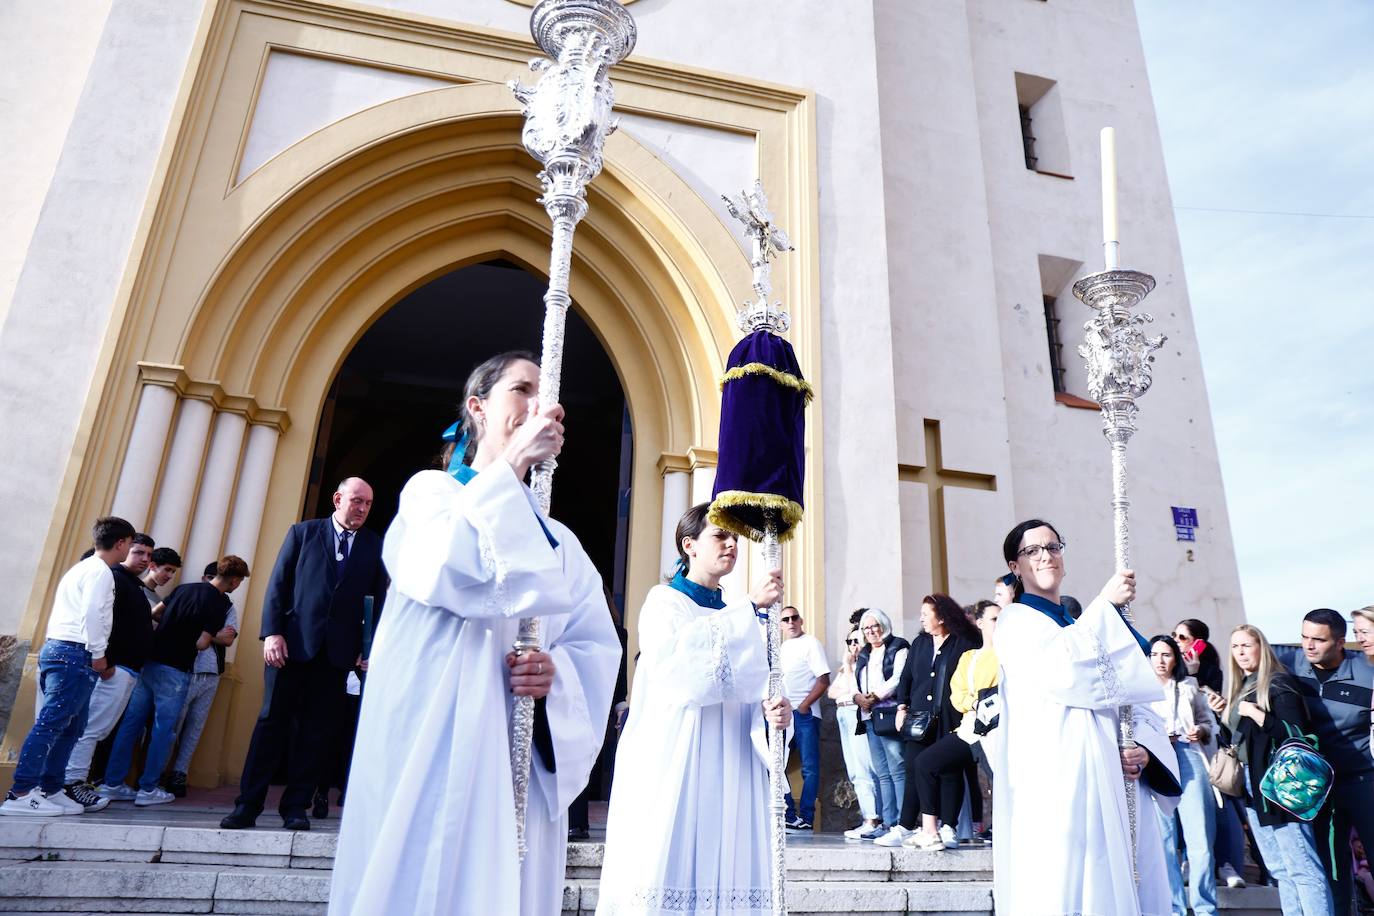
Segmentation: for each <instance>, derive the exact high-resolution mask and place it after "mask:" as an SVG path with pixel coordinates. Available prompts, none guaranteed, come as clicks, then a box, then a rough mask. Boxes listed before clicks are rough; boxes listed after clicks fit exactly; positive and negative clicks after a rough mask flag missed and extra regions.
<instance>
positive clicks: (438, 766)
mask: <svg viewBox="0 0 1374 916" xmlns="http://www.w3.org/2000/svg"><path fill="white" fill-rule="evenodd" d="M537 511H538V510H537V509H536V507H535V502H534V498H533V495H532V494H531V493H530V492H529V490H528V489H527V488H526V487H525V486H524V484H523V483H521V482H520V481H519V480H518V479H517V478H516V476H515V473H514V472H513V471H512V469H511V467H510V466H509V465H508V464H505V463H504V462H497V463H494V464H492V465H490V466H488V467H487V468H486V469H485V470H483V471H482V472H481V474H479V475H478V476H477V477H476V479H474V480H473V481H472V482H471V483H469V484H467V485H466V486H464V485H462V484H460V483H458V482H457V481H456V480H454V479H453V478H452V477H450V476H449V475H447V474H444V473H443V472H440V471H423V472H421V473H419V474H417V475H415V476H414V477H412V478H411V480H410V482H409V483H407V484H406V486H405V489H403V490H402V491H401V500H400V508H399V511H398V512H397V515H396V519H395V521H393V522H392V523H391V527H390V528H389V529H388V530H387V534H386V540H385V541H384V543H383V548H382V559H383V561H384V562H385V563H386V567H387V571H388V572H389V573H390V574H391V589H390V591H389V592H388V594H387V600H386V606H385V612H384V613H383V615H382V620H381V623H380V625H379V627H378V630H377V636H376V640H375V642H374V644H373V650H372V655H371V658H370V659H369V661H370V665H369V670H368V676H367V685H366V688H365V689H364V691H363V705H362V712H361V716H360V719H359V722H358V737H357V742H356V745H355V750H354V754H353V768H352V772H351V774H350V777H349V781H348V791H347V803H346V804H345V806H344V814H343V824H342V827H341V829H340V833H339V845H338V852H337V854H336V856H335V859H334V875H333V882H332V885H331V888H330V900H329V912H330V914H331V916H378V914H400V913H404V914H406V916H430V914H439V913H445V914H449V913H491V914H496V913H500V914H516V913H520V914H525V916H548V914H555V913H558V912H560V911H561V910H562V900H563V886H564V869H565V862H566V856H567V808H568V805H569V803H570V802H572V800H573V799H574V798H576V797H577V795H578V793H579V792H581V791H582V789H583V787H584V786H585V785H586V782H587V776H588V773H589V772H590V771H591V767H592V764H593V763H594V762H595V760H596V755H597V753H598V751H599V750H600V748H601V743H602V738H603V736H604V734H605V729H606V719H607V715H608V713H609V708H610V702H611V691H612V689H613V687H614V685H615V680H616V674H617V671H618V665H619V659H620V651H621V650H620V641H619V639H618V638H617V636H616V632H615V628H614V626H613V624H612V622H611V617H610V611H609V609H608V608H607V606H606V598H605V594H604V592H603V591H602V586H601V578H600V576H599V575H598V574H597V572H596V569H595V567H593V566H592V563H591V561H590V560H589V559H588V558H587V555H586V553H584V552H583V550H582V546H581V545H580V544H579V543H578V541H577V538H576V537H574V536H573V534H572V532H571V531H569V530H568V529H567V528H566V527H564V526H563V525H560V524H559V523H557V522H555V521H552V520H547V521H546V524H547V525H548V529H549V532H550V533H551V534H552V535H553V537H554V539H555V540H556V541H557V542H558V547H557V548H556V549H555V548H554V547H552V546H551V545H550V543H549V540H548V538H547V537H546V536H545V533H544V530H543V529H542V528H541V527H540V524H539V521H538V518H537ZM535 615H537V616H540V617H542V618H543V629H542V633H541V636H542V641H543V645H544V646H545V647H546V649H545V651H547V652H548V653H549V654H550V655H551V656H553V660H554V665H555V666H556V668H557V673H556V674H555V676H554V681H553V687H552V689H551V690H550V692H549V695H548V698H547V699H546V700H545V704H546V710H547V712H548V721H549V726H550V731H551V734H552V738H553V747H554V765H555V768H556V770H557V772H556V773H550V772H549V771H548V770H547V769H546V768H545V767H544V765H543V763H542V762H541V761H540V757H539V754H538V753H537V752H535V753H534V754H533V759H534V762H533V765H532V772H531V777H530V792H529V807H528V813H527V816H526V838H527V844H528V849H529V852H528V854H527V856H526V858H525V861H524V864H523V868H522V866H521V864H520V863H519V861H518V859H517V855H516V840H515V817H514V807H513V798H514V796H513V790H512V786H511V765H510V744H509V721H510V713H511V709H512V707H513V700H514V698H513V696H512V695H511V692H510V687H509V669H508V668H507V667H506V662H505V657H506V654H507V653H508V652H509V651H510V648H511V645H512V644H513V643H514V641H515V637H516V630H517V627H518V619H517V618H520V617H527V616H535Z"/></svg>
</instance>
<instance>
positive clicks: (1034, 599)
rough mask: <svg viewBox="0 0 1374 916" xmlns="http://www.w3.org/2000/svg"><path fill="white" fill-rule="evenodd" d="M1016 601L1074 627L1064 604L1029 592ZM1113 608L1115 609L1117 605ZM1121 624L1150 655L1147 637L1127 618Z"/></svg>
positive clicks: (1065, 625) (1063, 625)
mask: <svg viewBox="0 0 1374 916" xmlns="http://www.w3.org/2000/svg"><path fill="white" fill-rule="evenodd" d="M1016 600H1017V602H1018V603H1019V604H1024V605H1025V606H1026V607H1028V608H1034V609H1035V610H1037V611H1039V612H1040V613H1042V614H1044V615H1045V616H1046V617H1048V618H1049V619H1050V620H1053V621H1054V622H1055V623H1057V624H1059V625H1060V626H1061V627H1068V626H1073V623H1074V620H1073V618H1072V617H1070V616H1069V612H1068V611H1067V610H1065V608H1064V605H1062V604H1055V603H1054V602H1053V601H1050V600H1049V599H1048V598H1041V597H1040V596H1039V595H1032V594H1030V593H1029V592H1026V593H1025V594H1023V595H1022V596H1021V597H1020V598H1017V599H1016ZM1113 606H1114V607H1115V605H1113ZM1116 610H1117V613H1121V608H1117V609H1116ZM1121 622H1122V623H1124V624H1126V629H1128V630H1130V631H1131V635H1132V636H1134V637H1135V641H1136V642H1137V643H1139V644H1140V650H1141V651H1142V652H1144V653H1145V654H1146V655H1149V654H1150V644H1149V642H1147V641H1146V639H1145V637H1144V636H1141V635H1140V633H1139V632H1137V631H1136V628H1135V627H1133V626H1131V625H1130V623H1129V622H1128V621H1127V620H1126V618H1125V617H1122V618H1121Z"/></svg>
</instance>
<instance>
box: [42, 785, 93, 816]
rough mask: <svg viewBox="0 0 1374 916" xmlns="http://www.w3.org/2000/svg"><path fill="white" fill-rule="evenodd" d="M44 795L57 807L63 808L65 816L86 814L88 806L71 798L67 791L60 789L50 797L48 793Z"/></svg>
mask: <svg viewBox="0 0 1374 916" xmlns="http://www.w3.org/2000/svg"><path fill="white" fill-rule="evenodd" d="M43 794H44V795H45V797H46V798H47V799H48V801H50V802H52V803H53V804H54V805H56V806H57V807H59V808H61V809H62V813H63V814H85V813H86V806H85V805H83V804H81V802H79V801H77V800H76V799H74V798H72V797H71V796H69V795H67V793H66V791H65V790H63V789H58V790H57V791H56V792H54V793H52V794H51V795H48V794H47V793H46V792H45V793H43Z"/></svg>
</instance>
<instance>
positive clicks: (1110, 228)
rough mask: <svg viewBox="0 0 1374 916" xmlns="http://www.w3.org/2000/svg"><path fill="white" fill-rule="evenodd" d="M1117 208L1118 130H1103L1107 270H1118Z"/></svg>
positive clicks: (1104, 242) (1104, 233)
mask: <svg viewBox="0 0 1374 916" xmlns="http://www.w3.org/2000/svg"><path fill="white" fill-rule="evenodd" d="M1120 239H1121V236H1120V233H1118V231H1117V206H1116V128H1102V246H1103V250H1105V251H1106V255H1107V269H1109V271H1110V269H1113V268H1116V264H1114V261H1116V253H1117V243H1118V242H1120Z"/></svg>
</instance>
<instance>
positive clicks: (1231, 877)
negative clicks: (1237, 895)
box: [1217, 862, 1245, 887]
mask: <svg viewBox="0 0 1374 916" xmlns="http://www.w3.org/2000/svg"><path fill="white" fill-rule="evenodd" d="M1217 877H1218V878H1220V879H1221V880H1222V881H1225V882H1226V886H1227V887H1244V886H1245V879H1244V878H1242V877H1241V876H1240V875H1238V874H1237V873H1236V870H1235V869H1234V868H1232V867H1231V863H1230V862H1223V863H1222V866H1221V868H1218V869H1217Z"/></svg>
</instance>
